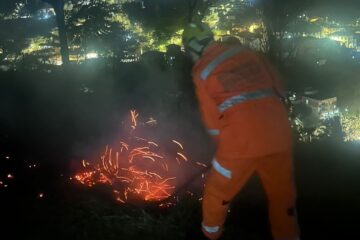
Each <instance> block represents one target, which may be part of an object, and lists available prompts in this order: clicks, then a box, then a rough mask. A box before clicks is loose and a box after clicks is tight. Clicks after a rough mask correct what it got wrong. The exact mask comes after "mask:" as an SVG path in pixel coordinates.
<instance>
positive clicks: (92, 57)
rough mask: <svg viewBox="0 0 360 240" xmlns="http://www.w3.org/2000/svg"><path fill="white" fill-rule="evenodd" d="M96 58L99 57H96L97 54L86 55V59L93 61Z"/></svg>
mask: <svg viewBox="0 0 360 240" xmlns="http://www.w3.org/2000/svg"><path fill="white" fill-rule="evenodd" d="M98 57H99V55H98V53H97V52H90V53H87V54H86V58H87V59H95V58H98Z"/></svg>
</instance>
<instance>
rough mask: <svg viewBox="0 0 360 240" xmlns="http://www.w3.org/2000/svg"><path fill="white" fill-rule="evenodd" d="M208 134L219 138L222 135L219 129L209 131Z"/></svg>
mask: <svg viewBox="0 0 360 240" xmlns="http://www.w3.org/2000/svg"><path fill="white" fill-rule="evenodd" d="M208 133H209V134H210V135H211V136H217V135H219V134H220V130H219V129H209V130H208Z"/></svg>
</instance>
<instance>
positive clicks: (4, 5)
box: [0, 0, 69, 65]
mask: <svg viewBox="0 0 360 240" xmlns="http://www.w3.org/2000/svg"><path fill="white" fill-rule="evenodd" d="M19 4H21V5H23V6H25V7H26V8H27V9H28V10H29V11H30V12H36V11H37V10H38V9H39V8H41V7H43V6H44V4H50V5H51V6H52V7H53V8H54V11H55V14H56V23H57V26H58V30H59V40H60V49H61V50H60V52H61V58H62V62H63V64H64V65H67V64H69V47H68V41H67V35H66V26H65V14H64V0H1V1H0V9H1V10H2V11H1V12H2V13H3V14H9V13H11V12H12V11H14V9H16V7H17V6H19Z"/></svg>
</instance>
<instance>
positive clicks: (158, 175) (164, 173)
mask: <svg viewBox="0 0 360 240" xmlns="http://www.w3.org/2000/svg"><path fill="white" fill-rule="evenodd" d="M130 117H131V119H130V120H131V131H130V133H129V134H128V135H129V136H127V137H126V139H127V140H126V141H124V140H121V141H119V142H118V143H116V144H115V145H113V146H106V147H105V150H104V153H103V155H102V156H101V157H100V160H99V161H97V162H96V163H94V164H91V163H89V162H87V161H86V160H83V161H82V167H83V169H84V170H85V171H82V172H81V173H78V174H77V175H76V176H75V177H74V178H75V179H76V180H77V181H79V182H80V183H81V184H83V185H86V186H88V187H93V186H94V185H97V184H107V185H110V186H111V187H112V189H113V193H114V195H115V199H116V200H117V201H118V202H120V203H126V202H130V201H132V200H140V201H152V202H157V201H162V200H164V199H167V198H169V197H170V196H171V195H172V194H173V193H174V191H175V184H176V177H174V176H176V172H175V171H176V170H177V169H178V168H179V166H178V164H179V165H180V164H184V163H185V162H188V161H189V160H188V158H187V157H186V156H185V153H184V147H183V145H182V144H181V143H180V142H178V141H176V140H172V144H174V146H175V147H176V148H177V150H175V152H174V153H166V152H164V151H163V149H162V148H161V147H160V144H158V143H156V142H155V141H150V140H147V139H145V138H141V137H137V136H135V134H134V133H135V130H138V128H137V127H139V126H145V124H146V123H149V121H148V122H145V124H142V123H138V117H139V114H138V113H136V111H133V110H132V111H130ZM151 123H152V124H154V123H156V120H154V119H151ZM198 165H200V163H199V164H198ZM194 166H195V164H194ZM201 166H202V165H201ZM70 179H71V178H70ZM159 206H162V207H166V206H171V203H161V204H160V205H159Z"/></svg>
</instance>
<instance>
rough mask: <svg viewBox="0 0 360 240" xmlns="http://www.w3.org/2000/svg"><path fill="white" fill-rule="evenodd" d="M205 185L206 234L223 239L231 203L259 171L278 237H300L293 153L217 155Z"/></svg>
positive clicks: (294, 239)
mask: <svg viewBox="0 0 360 240" xmlns="http://www.w3.org/2000/svg"><path fill="white" fill-rule="evenodd" d="M218 158H219V159H215V160H214V162H213V168H212V170H211V172H210V175H209V177H208V179H207V181H206V184H205V192H204V198H203V222H202V231H203V233H204V234H205V236H206V237H208V238H209V239H212V240H215V239H218V238H220V236H221V233H222V230H223V225H224V223H225V220H226V215H227V212H228V209H229V203H230V202H231V200H232V199H233V198H234V197H235V196H236V195H237V194H238V193H239V191H240V190H241V189H242V187H243V186H244V185H245V184H246V182H247V181H248V179H249V178H250V177H251V176H252V175H253V174H254V173H257V174H258V175H259V177H260V179H261V182H262V184H263V187H264V190H265V192H266V195H267V198H268V203H269V218H270V225H271V231H272V235H273V238H274V239H275V240H297V239H298V237H299V228H298V225H297V219H296V211H295V199H296V196H295V195H296V193H295V185H294V178H293V166H292V153H291V152H290V151H289V152H283V153H278V154H273V155H269V156H265V157H256V158H246V159H226V158H223V157H222V158H221V159H220V157H218Z"/></svg>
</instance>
